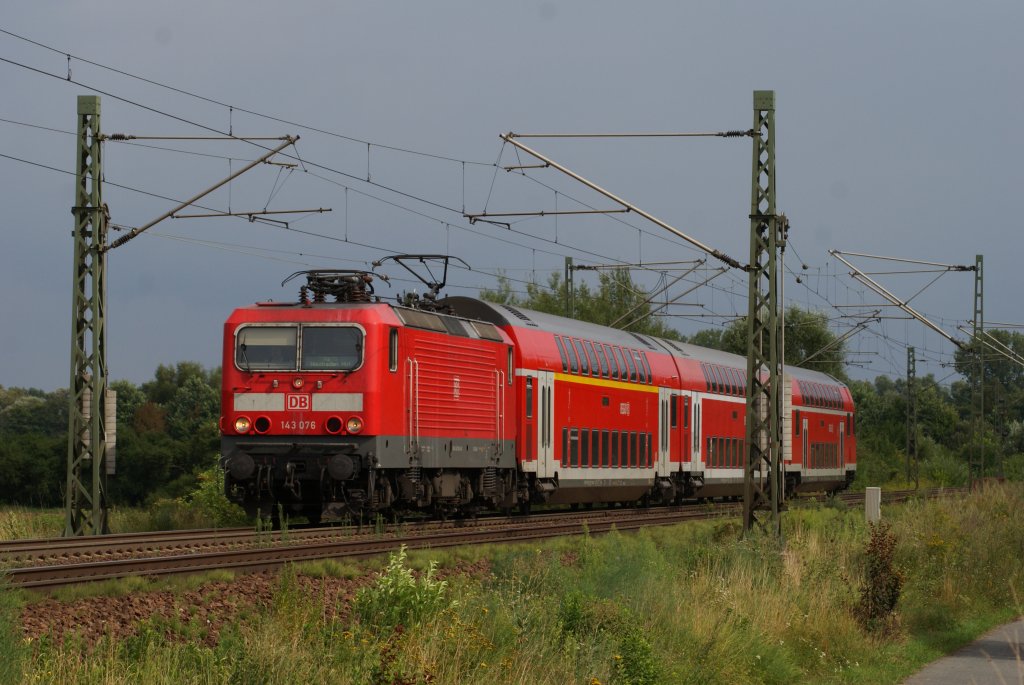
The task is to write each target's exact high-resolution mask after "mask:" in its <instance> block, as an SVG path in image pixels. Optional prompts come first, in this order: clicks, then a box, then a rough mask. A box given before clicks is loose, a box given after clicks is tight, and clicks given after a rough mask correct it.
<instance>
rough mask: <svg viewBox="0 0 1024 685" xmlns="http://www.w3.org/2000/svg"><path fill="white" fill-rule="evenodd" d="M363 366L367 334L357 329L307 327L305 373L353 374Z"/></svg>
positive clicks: (349, 327) (303, 338)
mask: <svg viewBox="0 0 1024 685" xmlns="http://www.w3.org/2000/svg"><path fill="white" fill-rule="evenodd" d="M362 362H363V332H362V331H361V330H359V329H358V328H356V327H355V326H303V327H302V365H301V368H300V370H302V371H352V370H353V369H357V368H359V366H360V365H361V364H362Z"/></svg>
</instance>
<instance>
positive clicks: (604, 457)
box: [601, 430, 611, 467]
mask: <svg viewBox="0 0 1024 685" xmlns="http://www.w3.org/2000/svg"><path fill="white" fill-rule="evenodd" d="M610 454H611V453H610V452H609V451H608V431H607V430H602V431H601V466H605V467H607V466H608V463H609V461H608V460H609V458H610Z"/></svg>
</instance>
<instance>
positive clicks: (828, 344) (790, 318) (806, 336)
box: [689, 307, 847, 381]
mask: <svg viewBox="0 0 1024 685" xmlns="http://www.w3.org/2000/svg"><path fill="white" fill-rule="evenodd" d="M836 339H837V336H836V335H835V334H834V333H833V332H832V331H830V330H829V328H828V317H827V316H825V315H824V314H823V313H821V312H815V311H810V310H807V309H802V308H800V307H790V308H789V309H787V310H786V322H785V345H786V353H785V357H786V359H785V362H786V364H789V365H792V366H803V367H806V368H808V369H814V370H815V371H821V372H823V373H827V374H829V375H830V376H833V377H835V378H838V379H839V380H842V381H845V380H847V376H846V369H845V367H846V345H845V343H842V342H836ZM689 342H692V343H693V344H694V345H702V346H705V347H712V348H714V349H718V350H724V351H725V352H732V353H733V354H739V355H742V356H746V355H747V317H742V318H739V319H737V320H735V321H733V322H732V323H731V324H729V325H728V326H726V327H725V329H724V330H721V331H719V330H717V329H710V330H706V331H699V332H697V333H696V334H695V335H694V336H693V337H692V338H691V339H690V341H689Z"/></svg>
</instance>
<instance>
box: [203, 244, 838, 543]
mask: <svg viewBox="0 0 1024 685" xmlns="http://www.w3.org/2000/svg"><path fill="white" fill-rule="evenodd" d="M441 257H442V256H439V255H426V256H417V255H398V256H395V257H394V258H393V259H394V260H395V261H396V262H397V263H399V264H401V265H402V266H404V267H405V268H406V269H409V270H410V271H413V270H412V269H411V268H410V266H409V261H414V260H416V259H418V260H419V261H420V262H421V263H429V260H430V259H438V258H441ZM375 264H376V263H375ZM447 267H448V262H447V259H445V261H444V269H445V274H447ZM297 275H302V276H305V278H306V283H305V284H304V285H302V287H301V288H300V293H299V298H298V300H297V301H292V302H257V303H255V304H253V305H250V306H245V307H241V308H238V309H236V310H235V311H234V312H233V313H232V314H231V315H230V316H229V318H228V319H227V321H226V322H225V324H224V338H223V387H222V397H221V399H222V416H221V457H220V464H221V467H222V468H223V470H224V492H225V495H226V497H227V498H228V499H229V500H231V501H233V502H236V503H238V504H240V505H241V506H242V507H244V508H245V510H246V512H247V513H248V514H249V515H251V516H269V517H271V518H274V519H275V520H276V519H278V518H279V517H280V516H281V515H282V514H284V515H286V516H294V515H299V516H305V517H306V518H307V519H308V520H309V521H310V522H312V523H319V522H321V521H324V520H338V519H344V518H348V517H363V516H365V515H368V514H377V513H387V514H394V515H401V514H403V513H409V512H424V513H427V514H430V515H434V516H441V517H446V516H458V515H473V514H475V513H477V512H481V511H511V510H519V511H521V512H528V511H529V510H530V508H531V507H532V506H533V505H539V504H551V505H572V506H591V505H594V504H600V503H608V504H610V505H615V504H617V503H622V504H625V503H637V502H640V503H644V504H659V503H662V504H671V503H680V502H682V501H684V500H689V499H701V498H715V497H723V498H728V497H736V496H740V495H742V492H743V480H744V468H743V464H744V460H745V458H746V454H747V451H746V449H745V424H744V421H745V409H746V401H745V387H746V358H745V357H741V356H737V355H734V354H730V353H726V352H722V351H719V350H714V349H707V348H703V347H698V346H695V345H691V344H687V343H683V342H678V341H674V340H668V339H662V338H657V337H653V336H650V335H644V334H640V333H633V332H629V331H624V330H619V329H615V328H610V327H607V326H601V325H597V324H592V323H587V322H583V321H577V320H574V319H570V318H565V317H561V316H556V315H552V314H547V313H542V312H537V311H530V310H527V309H522V308H519V307H515V306H511V305H508V304H500V303H495V302H489V301H484V300H481V299H477V298H472V297H462V296H453V297H444V298H442V297H440V296H439V293H440V289H441V287H443V284H444V279H442V280H441V281H434V280H427V279H423V280H424V283H425V284H427V285H428V286H429V288H428V292H426V293H425V294H424V295H422V296H421V295H418V294H415V293H413V294H405V295H403V296H401V297H399V298H397V299H396V301H394V302H389V301H385V300H384V299H383V298H382V297H380V296H379V295H376V294H375V293H374V283H375V282H380V281H381V280H382V278H384V279H386V276H381V274H378V273H377V272H375V271H373V270H366V271H358V270H316V271H307V272H300V273H299V274H295V275H293V276H297ZM783 382H784V383H783V384H784V398H783V405H784V407H783V412H784V414H783V422H782V430H783V443H784V444H783V454H784V472H785V487H786V491H787V495H791V494H793V493H797V492H804V491H815V492H835V491H839V490H842V489H844V488H846V487H848V486H849V484H850V483H851V482H852V480H853V478H854V475H855V473H856V461H857V460H856V413H855V411H854V405H853V398H852V396H851V394H850V391H849V389H848V388H847V387H846V386H845V385H844V384H843V383H842V382H840V381H839V380H837V379H835V378H833V377H832V376H829V375H827V374H824V373H820V372H816V371H813V370H808V369H804V368H798V367H790V366H787V367H786V368H785V370H784V375H783Z"/></svg>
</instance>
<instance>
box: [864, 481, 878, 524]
mask: <svg viewBox="0 0 1024 685" xmlns="http://www.w3.org/2000/svg"><path fill="white" fill-rule="evenodd" d="M864 515H865V517H867V520H868V523H878V522H879V521H881V520H882V488H865V489H864Z"/></svg>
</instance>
